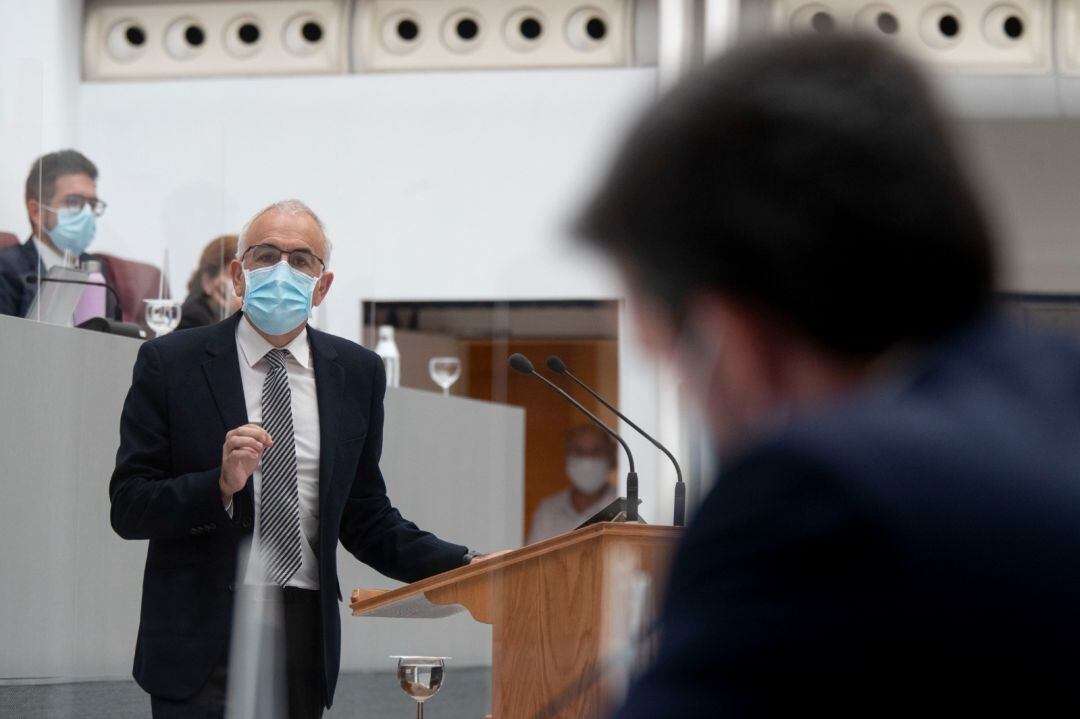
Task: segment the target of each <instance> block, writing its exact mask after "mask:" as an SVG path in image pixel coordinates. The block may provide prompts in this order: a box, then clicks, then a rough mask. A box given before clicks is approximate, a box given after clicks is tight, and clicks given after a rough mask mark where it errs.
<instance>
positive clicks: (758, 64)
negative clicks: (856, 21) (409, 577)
mask: <svg viewBox="0 0 1080 719" xmlns="http://www.w3.org/2000/svg"><path fill="white" fill-rule="evenodd" d="M581 229H582V232H583V235H584V236H585V237H587V238H589V239H590V240H591V241H592V242H593V243H594V244H595V245H596V246H598V247H600V248H602V249H603V250H604V251H606V252H608V253H610V254H611V255H612V256H613V258H614V259H615V261H616V262H617V263H618V264H619V265H620V267H621V268H622V269H623V270H624V272H625V276H626V279H627V281H628V284H629V286H630V288H631V292H632V294H633V297H634V299H635V300H636V306H637V309H638V318H639V321H640V323H641V325H642V329H643V334H644V336H645V337H646V338H647V342H648V343H649V344H650V346H651V347H652V349H653V350H654V351H656V352H657V353H658V354H661V355H663V356H665V357H666V358H668V359H669V360H670V361H672V362H673V363H674V364H675V366H676V367H677V369H678V371H679V373H680V374H681V377H682V378H683V380H684V381H685V382H686V384H687V385H688V390H689V392H690V394H692V395H693V396H696V397H698V398H699V399H700V403H701V407H702V409H703V410H704V412H705V415H706V417H707V421H708V423H709V425H710V427H711V429H712V432H713V434H714V436H715V439H716V442H717V444H718V446H719V448H720V452H721V456H722V465H723V471H722V472H721V475H720V476H719V478H718V479H717V481H716V485H715V487H714V489H713V490H712V492H711V493H710V495H709V496H708V497H707V498H706V499H705V501H704V502H703V504H702V506H701V507H700V509H699V511H698V513H697V515H696V517H695V518H694V520H693V522H692V524H691V526H690V527H688V529H687V531H686V535H685V538H684V540H683V542H682V546H681V547H680V549H679V551H678V553H677V556H676V559H675V561H674V565H673V569H672V576H671V579H670V584H669V586H668V590H667V599H666V605H665V607H664V610H663V613H662V618H661V625H660V636H661V641H660V649H659V653H658V656H657V657H656V659H655V663H654V664H653V666H652V667H651V668H650V669H649V670H647V672H646V673H645V674H644V675H643V676H642V677H641V678H640V679H639V681H638V682H637V683H636V684H635V686H633V688H632V689H631V690H630V693H629V695H628V697H627V699H626V702H625V704H624V706H623V708H622V709H621V711H620V712H619V714H618V716H619V717H620V719H636V718H638V717H640V718H642V719H644V718H646V717H648V718H649V719H655V718H656V717H687V716H704V715H708V716H748V715H760V716H783V715H790V714H793V713H798V714H800V715H801V714H817V713H823V712H829V713H832V714H842V715H855V714H858V715H860V716H878V715H881V714H893V713H898V712H903V711H907V712H911V711H917V712H920V713H924V712H926V713H933V714H940V713H943V712H946V711H963V712H964V713H966V714H967V715H979V714H987V713H994V712H999V711H1003V710H1004V709H1005V707H1010V706H1011V707H1016V706H1023V707H1025V708H1026V709H1027V710H1028V711H1030V710H1032V709H1033V708H1035V707H1039V706H1054V707H1055V709H1056V711H1057V712H1058V713H1074V712H1075V711H1076V710H1077V708H1078V706H1080V693H1078V692H1076V689H1075V686H1076V669H1077V667H1078V666H1080V631H1078V630H1080V612H1078V611H1077V606H1080V562H1078V561H1077V557H1078V556H1080V441H1078V438H1080V352H1078V351H1077V349H1076V348H1075V347H1074V346H1072V345H1070V344H1068V343H1066V342H1064V341H1059V340H1057V339H1051V338H1047V337H1042V336H1037V335H1030V336H1025V335H1024V334H1023V333H1022V332H1020V331H1017V330H1016V329H1013V328H1011V327H1009V326H1008V325H1007V324H1005V323H1004V322H1002V321H1001V320H1000V319H998V318H997V317H995V316H993V315H992V313H991V312H990V311H989V310H990V304H991V292H992V288H993V286H994V279H995V276H994V268H995V259H994V252H993V249H992V245H991V240H990V237H989V233H988V229H987V226H986V223H985V220H984V217H983V215H982V213H981V212H980V209H979V208H978V206H977V203H976V202H975V200H974V197H973V195H972V191H971V188H970V186H969V184H968V181H967V179H966V178H965V177H964V174H963V172H962V171H961V168H960V165H959V163H958V160H957V157H956V154H955V152H954V150H953V146H952V143H951V142H950V139H949V137H948V134H947V131H946V128H945V124H944V122H943V120H942V118H941V117H940V115H939V114H938V111H937V109H936V108H935V106H934V104H933V103H932V102H931V99H930V96H929V93H928V91H927V88H926V86H925V84H924V82H923V80H922V78H921V77H920V76H919V74H918V73H917V72H916V71H915V70H914V69H913V68H912V67H911V66H910V65H909V63H908V62H907V61H905V60H903V59H902V58H900V57H899V56H898V55H897V54H896V53H895V52H894V51H893V50H891V49H889V48H886V47H883V46H880V45H877V44H873V43H871V42H870V41H868V40H866V41H864V40H858V39H845V38H836V37H834V38H798V39H786V40H775V41H772V42H770V43H769V44H766V45H755V46H750V47H747V48H744V49H741V50H737V51H735V52H733V53H731V54H730V55H728V56H727V57H726V58H723V59H721V60H720V61H719V62H717V63H714V64H712V65H710V66H708V67H707V68H706V69H705V70H704V71H703V72H701V73H700V74H699V75H698V76H696V77H694V78H692V79H690V80H688V81H687V82H685V83H683V84H682V85H681V86H680V87H678V88H677V89H676V90H675V91H674V92H672V93H671V94H670V95H669V96H668V97H666V98H664V99H663V100H662V101H661V102H660V103H659V105H658V106H657V107H656V108H655V109H653V110H652V111H651V112H650V113H649V114H648V115H647V116H646V117H645V118H644V120H643V121H642V122H641V123H640V124H639V126H638V127H637V129H636V131H635V132H634V133H633V134H632V136H631V138H630V140H629V142H628V143H627V144H626V147H625V149H624V150H623V152H622V155H621V157H620V158H619V160H618V161H617V162H616V165H615V167H614V168H613V170H612V172H611V174H610V176H609V179H608V180H607V181H606V183H605V184H604V185H603V187H602V189H601V190H600V191H599V193H598V195H597V197H595V198H594V200H593V201H592V202H591V204H590V205H589V207H588V208H587V210H586V212H585V214H584V217H583V218H582V222H581Z"/></svg>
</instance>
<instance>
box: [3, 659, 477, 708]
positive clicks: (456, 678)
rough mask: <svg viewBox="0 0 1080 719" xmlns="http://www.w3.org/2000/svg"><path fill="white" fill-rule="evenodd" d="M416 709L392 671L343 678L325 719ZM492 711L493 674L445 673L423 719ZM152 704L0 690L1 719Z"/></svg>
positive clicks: (129, 696) (43, 688)
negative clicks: (332, 706)
mask: <svg viewBox="0 0 1080 719" xmlns="http://www.w3.org/2000/svg"><path fill="white" fill-rule="evenodd" d="M415 707H416V704H415V702H413V700H412V699H410V698H409V697H407V696H405V693H404V692H402V691H401V689H400V688H399V687H398V684H397V679H396V677H395V675H394V674H393V673H391V672H379V673H372V674H342V675H341V677H340V678H339V680H338V688H337V695H336V696H335V697H334V708H333V709H332V710H331V711H329V712H327V714H326V715H325V717H326V719H376V718H377V719H395V718H396V717H400V718H401V719H412V717H415V716H416V708H415ZM490 712H491V670H490V669H488V668H473V669H465V668H461V669H447V672H446V682H445V684H444V685H443V688H442V691H440V692H439V693H438V694H437V695H435V697H434V698H432V699H430V700H429V701H428V703H427V705H426V707H425V709H424V716H425V717H427V719H483V717H484V715H485V714H488V713H490ZM149 716H150V700H149V699H148V698H147V696H146V694H144V693H143V691H142V690H141V689H139V687H138V686H136V685H135V683H134V682H83V683H78V684H35V685H25V684H23V685H13V686H0V719H69V718H70V719H75V717H78V718H79V719H83V718H85V719H97V718H99V717H100V718H101V719H142V718H143V717H149Z"/></svg>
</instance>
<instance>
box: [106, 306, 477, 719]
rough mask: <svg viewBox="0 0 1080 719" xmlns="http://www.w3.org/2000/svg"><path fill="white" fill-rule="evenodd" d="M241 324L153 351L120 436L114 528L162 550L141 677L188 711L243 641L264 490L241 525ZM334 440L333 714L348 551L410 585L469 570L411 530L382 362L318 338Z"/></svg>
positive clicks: (328, 582) (326, 572)
mask: <svg viewBox="0 0 1080 719" xmlns="http://www.w3.org/2000/svg"><path fill="white" fill-rule="evenodd" d="M242 317H243V315H242V314H240V313H237V314H236V315H234V316H233V317H232V318H231V319H230V320H227V321H225V322H221V323H218V324H216V325H211V326H208V327H198V328H194V329H191V330H186V331H184V332H176V333H173V334H169V335H166V336H164V337H161V338H158V339H155V340H152V341H150V342H147V343H145V344H144V345H143V346H142V347H141V349H140V351H139V356H138V359H137V360H136V363H135V369H134V377H133V380H132V386H131V390H130V391H129V392H128V396H127V400H126V402H125V403H124V411H123V415H122V418H121V422H120V449H119V451H118V452H117V455H116V470H115V472H114V473H113V476H112V481H111V483H110V486H109V495H110V497H111V499H112V515H111V517H112V526H113V528H114V529H115V530H116V532H117V533H118V534H119V535H120V536H122V537H124V538H125V539H149V540H150V543H149V547H148V551H147V556H146V573H145V577H144V579H143V598H142V614H141V620H140V625H139V635H138V641H137V644H136V648H135V667H134V676H135V679H136V680H137V681H138V683H139V685H140V686H141V687H143V689H145V690H146V691H147V692H149V693H150V694H152V695H155V696H160V697H165V698H169V699H185V698H187V697H190V696H191V695H193V694H194V693H195V692H196V691H197V690H199V688H200V687H201V686H202V685H203V684H204V683H205V682H206V680H207V678H208V676H209V675H210V673H211V671H212V670H213V669H214V667H215V666H216V665H217V664H218V663H219V662H220V660H221V658H222V657H223V656H224V655H225V653H226V651H227V647H228V642H229V637H230V620H231V615H230V612H231V610H232V605H233V592H234V586H233V583H234V582H235V581H236V575H237V548H238V546H239V545H240V542H241V540H242V539H244V538H245V537H248V536H249V535H250V534H251V532H252V526H253V523H254V504H253V497H252V487H251V481H250V480H249V481H248V483H247V485H246V486H245V488H244V490H243V491H242V492H240V493H238V494H236V495H235V497H234V515H233V517H232V518H230V517H229V515H228V514H227V513H226V512H225V509H224V507H223V506H222V500H221V491H220V489H219V486H218V478H219V475H220V471H221V470H220V467H221V454H222V444H223V443H224V441H225V433H226V432H227V431H228V430H231V429H234V428H236V427H239V426H241V425H243V424H245V423H246V422H247V412H246V407H245V403H244V394H243V385H242V383H241V376H240V369H239V364H238V357H237V346H236V338H235V333H236V325H237V322H240V321H244V320H243V319H242ZM308 337H309V344H310V347H311V353H312V358H313V365H314V373H315V384H316V396H317V399H318V405H319V409H318V413H319V423H320V436H321V459H320V462H319V497H320V499H319V503H320V504H319V539H318V546H317V548H316V555H317V557H318V565H319V582H320V586H321V591H320V593H319V594H320V602H321V620H322V648H323V659H324V662H323V668H324V673H325V687H324V689H325V696H326V701H327V705H328V706H329V704H330V702H331V701H332V700H333V696H334V688H335V685H336V682H337V675H338V666H339V659H340V645H341V627H340V620H339V615H338V601H339V600H340V587H339V586H338V580H337V566H336V554H335V549H336V546H337V543H338V541H339V539H340V541H341V543H342V544H343V545H344V546H345V547H346V548H347V549H348V550H349V551H350V552H352V553H353V554H354V555H355V556H356V557H357V558H358V559H359V560H360V561H362V562H364V563H366V564H368V565H370V566H372V567H374V568H375V569H376V570H378V571H379V572H381V573H383V574H385V575H387V576H389V577H393V578H394V579H398V580H401V581H405V582H412V581H416V580H418V579H422V578H424V577H427V576H430V575H432V574H437V573H439V572H444V571H447V570H450V569H454V568H456V567H460V566H462V564H463V563H464V561H465V554H466V552H467V550H466V548H465V547H463V546H459V545H456V544H450V543H447V542H444V541H442V540H440V539H438V538H436V537H435V536H433V535H432V534H429V533H427V532H424V531H421V530H420V529H418V528H417V527H416V525H414V524H412V523H411V522H408V521H406V520H405V519H403V518H402V517H401V515H400V514H399V513H398V511H397V510H396V509H394V507H393V506H391V504H390V500H389V499H388V498H387V494H386V486H385V484H384V482H383V477H382V474H381V473H380V471H379V455H380V453H381V451H382V431H383V394H384V390H385V387H386V379H385V373H384V370H383V365H382V361H381V360H380V359H379V357H378V356H377V355H376V354H374V353H373V352H371V351H369V350H366V349H364V348H362V347H360V346H359V345H357V344H354V343H352V342H349V341H347V340H344V339H341V338H339V337H334V336H333V335H329V334H326V333H323V332H319V331H317V330H314V329H312V328H310V327H309V328H308Z"/></svg>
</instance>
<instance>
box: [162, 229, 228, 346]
mask: <svg viewBox="0 0 1080 719" xmlns="http://www.w3.org/2000/svg"><path fill="white" fill-rule="evenodd" d="M236 242H237V236H236V235H222V236H220V237H215V238H214V239H213V240H211V241H210V243H209V244H208V245H207V246H206V247H205V248H204V249H203V251H202V255H200V256H199V266H198V267H197V268H196V269H195V271H194V272H193V273H192V274H191V279H190V280H188V286H187V290H188V294H187V298H186V299H184V305H183V307H182V308H181V309H180V325H179V326H178V327H177V329H181V330H182V329H187V328H189V327H203V326H205V325H212V324H214V323H215V322H220V321H221V320H223V319H225V318H226V317H228V316H229V315H231V314H232V313H234V312H236V311H237V310H238V309H240V304H241V298H240V297H237V296H236V293H235V292H234V291H233V284H232V276H231V275H230V274H229V265H231V264H232V261H233V260H234V259H236Z"/></svg>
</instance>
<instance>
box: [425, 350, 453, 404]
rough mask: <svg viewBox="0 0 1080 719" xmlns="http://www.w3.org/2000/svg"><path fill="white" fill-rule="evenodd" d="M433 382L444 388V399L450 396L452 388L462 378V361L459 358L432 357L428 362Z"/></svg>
mask: <svg viewBox="0 0 1080 719" xmlns="http://www.w3.org/2000/svg"><path fill="white" fill-rule="evenodd" d="M428 374H429V375H431V381H432V382H434V383H435V384H437V385H439V386H440V387H442V393H443V396H444V397H449V396H450V387H452V386H453V384H454V383H455V382H457V381H458V378H459V377H461V360H459V359H458V358H457V357H432V358H431V359H430V360H429V361H428Z"/></svg>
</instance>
